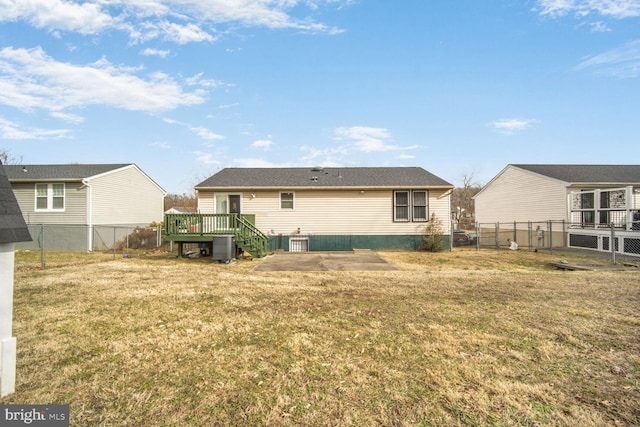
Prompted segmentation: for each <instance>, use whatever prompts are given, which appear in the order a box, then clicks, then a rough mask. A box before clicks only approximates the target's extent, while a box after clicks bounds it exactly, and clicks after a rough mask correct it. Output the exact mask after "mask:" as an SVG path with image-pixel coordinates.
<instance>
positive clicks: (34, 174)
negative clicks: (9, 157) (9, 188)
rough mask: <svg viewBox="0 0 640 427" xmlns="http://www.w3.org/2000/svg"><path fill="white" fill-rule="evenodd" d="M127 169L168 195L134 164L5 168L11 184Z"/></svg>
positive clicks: (79, 178)
mask: <svg viewBox="0 0 640 427" xmlns="http://www.w3.org/2000/svg"><path fill="white" fill-rule="evenodd" d="M126 168H134V169H136V170H137V171H138V172H140V173H141V174H142V175H143V176H144V177H145V178H147V179H148V180H149V181H150V182H152V183H153V185H155V186H156V187H158V189H159V190H160V191H162V193H164V194H166V191H164V189H163V188H162V187H160V185H158V183H156V182H155V181H154V180H153V179H151V177H149V176H148V175H147V174H146V173H144V171H142V170H141V169H140V168H139V167H138V166H136V165H135V164H134V163H117V164H67V165H7V166H5V169H6V173H7V177H8V178H9V181H10V182H37V181H66V182H69V181H82V180H90V179H95V178H98V177H100V176H104V175H108V174H110V173H113V172H116V171H119V170H122V169H126Z"/></svg>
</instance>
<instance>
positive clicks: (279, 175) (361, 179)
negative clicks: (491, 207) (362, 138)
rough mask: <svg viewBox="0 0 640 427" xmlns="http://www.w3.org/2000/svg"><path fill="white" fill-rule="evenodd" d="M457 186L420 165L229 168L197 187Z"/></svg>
mask: <svg viewBox="0 0 640 427" xmlns="http://www.w3.org/2000/svg"><path fill="white" fill-rule="evenodd" d="M309 187H318V188H326V187H335V188H339V187H358V188H362V187H421V188H423V187H446V188H448V187H453V185H452V184H450V183H448V182H447V181H445V180H443V179H441V178H439V177H437V176H435V175H433V174H432V173H430V172H427V171H426V170H424V169H422V168H420V167H388V168H385V167H379V168H366V167H359V168H321V167H316V168H311V167H307V168H225V169H222V170H221V171H220V172H218V173H216V174H215V175H213V176H212V177H210V178H208V179H206V180H205V181H203V182H201V183H200V184H198V185H196V188H198V189H203V188H309Z"/></svg>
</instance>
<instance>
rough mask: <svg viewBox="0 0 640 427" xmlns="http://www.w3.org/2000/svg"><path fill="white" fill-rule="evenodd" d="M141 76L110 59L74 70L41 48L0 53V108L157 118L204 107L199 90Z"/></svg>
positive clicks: (157, 76) (156, 75)
mask: <svg viewBox="0 0 640 427" xmlns="http://www.w3.org/2000/svg"><path fill="white" fill-rule="evenodd" d="M139 71H140V70H137V69H131V68H126V67H118V66H115V65H113V64H111V63H110V62H109V61H107V60H106V59H101V60H99V61H97V62H95V63H93V64H89V65H74V64H69V63H63V62H58V61H56V60H54V59H53V58H51V57H49V56H47V54H46V53H45V52H44V51H43V50H42V49H41V48H39V47H38V48H34V49H13V48H11V47H8V48H4V49H2V50H0V104H4V105H9V106H12V107H15V108H18V109H21V110H32V109H44V110H49V111H53V112H58V113H59V112H60V111H62V110H64V109H68V108H74V107H82V106H86V105H96V104H99V105H107V106H111V107H116V108H121V109H125V110H133V111H145V112H151V113H153V112H160V111H167V110H172V109H175V108H177V107H179V106H184V105H194V104H200V103H202V102H204V91H203V90H201V89H200V90H196V91H195V92H185V91H183V89H182V87H181V86H180V85H179V84H178V83H176V82H175V81H174V80H172V79H171V78H170V77H168V76H167V75H165V74H162V73H154V74H152V75H149V76H146V78H142V77H138V76H137V75H136V73H137V72H139Z"/></svg>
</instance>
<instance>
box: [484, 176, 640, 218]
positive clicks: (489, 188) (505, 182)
mask: <svg viewBox="0 0 640 427" xmlns="http://www.w3.org/2000/svg"><path fill="white" fill-rule="evenodd" d="M626 186H632V187H633V188H635V189H640V165H524V164H511V165H507V166H506V167H505V168H504V169H503V170H502V171H501V172H500V173H499V174H498V175H496V176H495V177H494V178H493V179H492V180H491V181H490V182H489V183H488V184H487V185H485V186H484V187H483V188H482V190H480V191H479V192H478V194H476V195H475V197H474V199H475V213H476V220H477V221H478V222H479V223H496V222H527V221H534V222H535V221H570V219H571V215H570V211H571V209H570V205H569V195H570V194H571V193H572V192H579V191H586V190H596V189H611V188H620V187H626ZM634 197H638V196H637V192H636V193H635V196H634Z"/></svg>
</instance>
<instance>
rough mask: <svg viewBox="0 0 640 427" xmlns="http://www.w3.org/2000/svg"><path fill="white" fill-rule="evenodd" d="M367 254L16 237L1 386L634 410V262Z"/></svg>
mask: <svg viewBox="0 0 640 427" xmlns="http://www.w3.org/2000/svg"><path fill="white" fill-rule="evenodd" d="M380 255H381V256H382V257H384V258H385V259H387V260H388V261H389V262H391V263H393V264H394V265H396V266H397V267H398V268H400V271H390V272H322V273H314V272H298V273H294V272H292V273H282V272H277V273H275V272H274V273H256V272H252V271H251V269H252V268H253V266H255V265H256V263H257V262H259V261H239V262H236V263H233V264H231V265H217V264H211V263H210V262H208V261H205V260H181V261H179V260H176V259H174V258H170V257H169V256H166V255H148V256H146V257H142V256H134V257H133V258H131V259H121V258H118V259H115V260H114V259H112V257H111V259H110V257H109V256H105V257H103V258H104V259H101V258H100V257H99V256H97V255H87V256H94V257H96V258H94V259H90V261H89V262H82V261H81V260H79V261H77V262H76V261H69V262H66V263H65V262H60V263H58V264H57V266H53V267H51V266H50V267H48V268H47V269H46V270H37V269H33V268H26V267H24V263H23V261H24V262H26V259H27V258H28V257H27V255H26V254H20V253H19V254H18V258H17V261H16V262H17V272H16V289H15V314H14V317H15V321H14V334H15V335H16V336H17V338H18V351H19V354H18V378H17V391H16V393H15V394H13V395H10V396H7V397H5V398H3V399H1V400H0V403H2V404H8V403H61V404H62V403H68V404H70V405H71V424H72V425H78V426H79V425H104V426H127V425H135V426H137V425H153V426H156V425H176V426H182V425H196V426H199V425H207V426H212V425H221V426H222V425H225V426H226V425H270V426H272V425H273V426H280V425H282V426H289V425H308V426H315V425H324V426H337V425H340V426H364V425H380V426H405V425H406V426H430V425H436V426H441V425H496V426H511V425H523V426H534V425H545V426H547V425H551V426H553V425H558V426H559V425H562V426H565V425H568V426H585V425H628V426H631V425H639V424H640V409H639V407H638V401H640V385H639V383H638V378H639V377H640V337H639V333H638V331H639V326H640V316H639V315H640V283H639V280H638V277H639V276H638V272H637V271H633V272H607V271H599V272H563V271H557V270H552V269H549V268H547V267H546V266H545V264H546V263H547V262H548V261H557V260H558V259H559V257H558V256H550V255H546V254H541V253H537V254H534V253H530V252H525V251H519V252H515V253H514V252H508V251H502V252H491V251H486V252H485V251H482V252H475V251H466V252H451V253H440V254H427V253H411V252H383V253H380ZM23 258H24V260H23ZM99 258H100V259H99Z"/></svg>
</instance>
